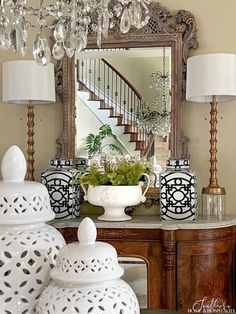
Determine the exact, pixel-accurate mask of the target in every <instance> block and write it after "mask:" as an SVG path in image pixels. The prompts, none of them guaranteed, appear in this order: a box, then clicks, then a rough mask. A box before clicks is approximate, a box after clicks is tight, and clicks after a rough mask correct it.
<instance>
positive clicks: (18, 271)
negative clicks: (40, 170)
mask: <svg viewBox="0 0 236 314" xmlns="http://www.w3.org/2000/svg"><path fill="white" fill-rule="evenodd" d="M1 171H2V176H3V181H1V182H0V221H1V222H0V223H1V224H0V278H1V281H0V313H6V314H31V313H34V310H35V303H36V300H37V299H38V298H39V295H40V294H41V292H42V290H43V289H44V287H45V285H46V284H48V282H49V278H50V277H49V272H50V269H51V268H52V267H53V266H54V265H55V259H56V257H57V254H58V251H59V250H60V249H61V248H62V246H64V245H65V241H64V239H63V237H62V236H61V234H60V233H59V232H58V231H57V230H56V229H55V228H53V227H51V226H49V225H46V224H45V222H46V221H49V220H51V219H53V218H54V216H55V214H54V213H53V211H52V210H51V207H50V202H49V195H48V192H47V189H46V187H45V186H43V185H42V184H40V183H37V182H29V181H24V177H25V174H26V161H25V158H24V155H23V153H22V151H21V150H20V149H19V148H18V147H17V146H12V147H10V148H9V150H8V151H7V152H6V153H5V155H4V157H3V159H2V164H1Z"/></svg>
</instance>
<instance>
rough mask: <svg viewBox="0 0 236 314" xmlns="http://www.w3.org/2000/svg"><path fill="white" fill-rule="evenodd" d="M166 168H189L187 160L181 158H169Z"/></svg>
mask: <svg viewBox="0 0 236 314" xmlns="http://www.w3.org/2000/svg"><path fill="white" fill-rule="evenodd" d="M166 166H167V168H168V169H175V170H180V169H188V168H189V160H188V159H186V158H181V157H171V158H169V159H168V160H167V162H166Z"/></svg>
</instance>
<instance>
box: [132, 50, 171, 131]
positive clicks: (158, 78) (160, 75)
mask: <svg viewBox="0 0 236 314" xmlns="http://www.w3.org/2000/svg"><path fill="white" fill-rule="evenodd" d="M150 87H152V88H155V96H154V101H153V103H152V105H151V107H149V105H148V104H147V103H143V104H142V105H141V110H140V111H139V112H138V113H137V118H138V126H139V127H140V128H142V129H144V130H146V132H148V133H153V134H158V135H162V136H166V135H168V134H169V133H170V131H171V102H170V92H169V91H170V74H169V72H166V48H165V47H163V72H160V71H157V72H155V73H152V74H151V75H150Z"/></svg>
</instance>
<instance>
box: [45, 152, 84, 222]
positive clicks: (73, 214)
mask: <svg viewBox="0 0 236 314" xmlns="http://www.w3.org/2000/svg"><path fill="white" fill-rule="evenodd" d="M50 165H51V167H50V168H49V169H48V170H46V171H45V172H43V173H42V175H41V182H42V184H44V185H45V186H46V187H47V189H48V192H49V196H50V203H51V207H52V209H53V211H54V213H55V214H56V218H69V219H70V218H77V217H79V215H80V190H79V185H78V184H76V180H77V179H78V178H79V177H80V175H81V173H80V171H79V170H77V169H74V168H73V162H72V160H71V159H60V158H58V159H53V160H51V163H50Z"/></svg>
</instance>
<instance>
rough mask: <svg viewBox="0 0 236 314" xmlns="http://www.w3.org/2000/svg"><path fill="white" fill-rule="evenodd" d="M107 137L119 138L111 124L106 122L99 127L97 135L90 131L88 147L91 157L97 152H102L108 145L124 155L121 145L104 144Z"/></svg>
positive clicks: (87, 138) (87, 139) (87, 141)
mask: <svg viewBox="0 0 236 314" xmlns="http://www.w3.org/2000/svg"><path fill="white" fill-rule="evenodd" d="M107 137H112V138H114V139H117V137H116V135H115V134H113V132H112V128H111V127H110V125H109V124H104V125H102V126H101V127H100V128H99V133H98V134H97V135H95V134H93V133H90V134H89V135H88V136H87V137H86V148H87V151H88V155H89V157H90V158H91V157H93V156H94V155H95V154H96V153H101V152H102V150H103V148H104V147H106V146H108V147H109V148H110V149H111V150H113V151H115V152H116V153H117V154H120V155H123V152H122V150H121V149H120V147H119V146H117V145H115V144H106V145H104V146H102V144H103V140H104V139H105V138H107Z"/></svg>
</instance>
